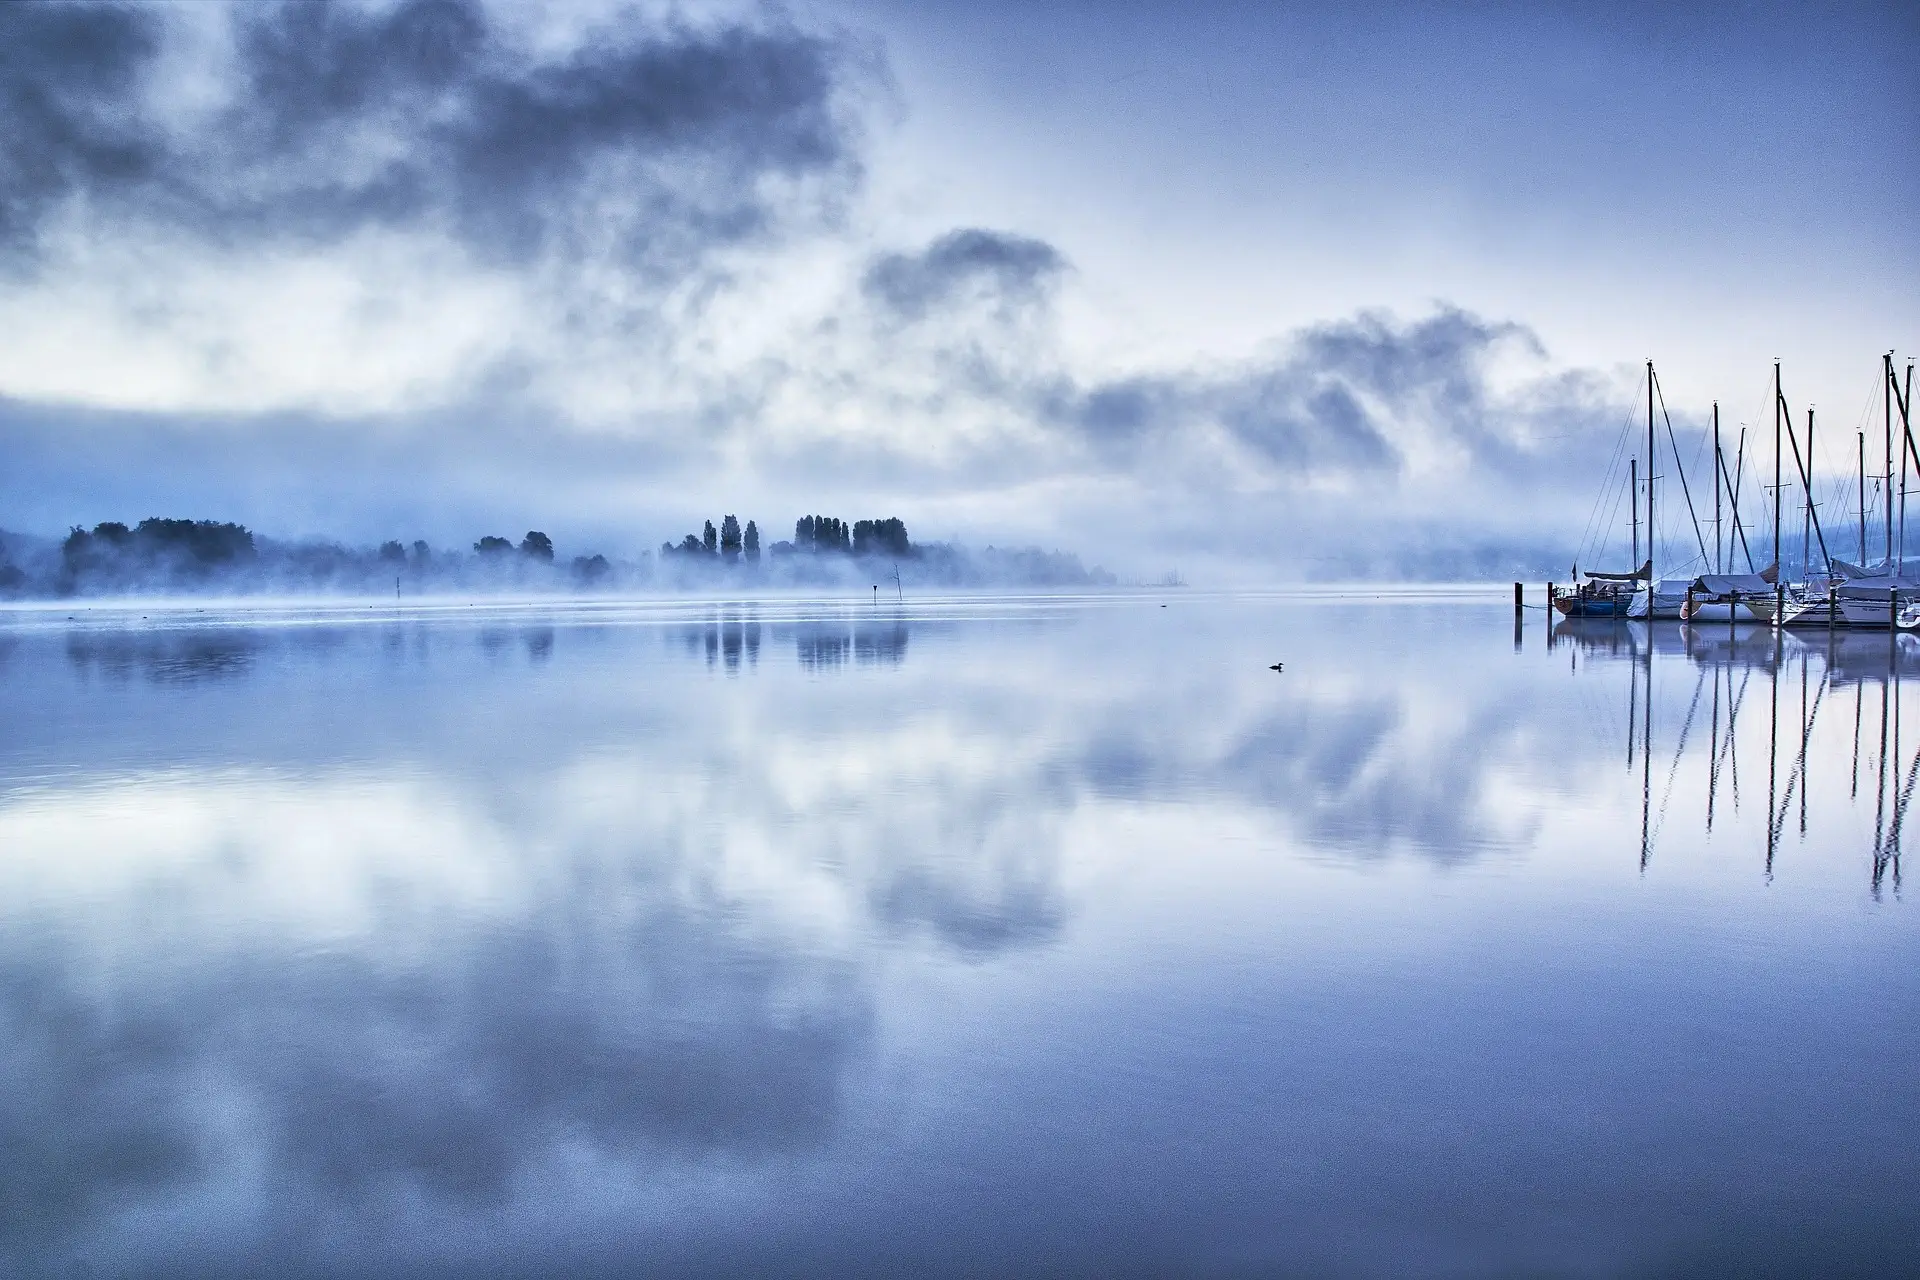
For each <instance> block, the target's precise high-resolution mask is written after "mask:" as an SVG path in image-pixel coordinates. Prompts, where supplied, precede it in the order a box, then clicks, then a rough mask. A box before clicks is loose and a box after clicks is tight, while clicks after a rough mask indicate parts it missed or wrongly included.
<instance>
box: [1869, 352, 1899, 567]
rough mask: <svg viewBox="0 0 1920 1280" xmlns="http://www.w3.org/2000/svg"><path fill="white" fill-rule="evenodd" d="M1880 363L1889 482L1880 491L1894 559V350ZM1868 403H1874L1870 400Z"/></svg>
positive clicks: (1890, 550) (1889, 549)
mask: <svg viewBox="0 0 1920 1280" xmlns="http://www.w3.org/2000/svg"><path fill="white" fill-rule="evenodd" d="M1880 363H1881V365H1882V367H1883V368H1884V369H1885V371H1886V375H1887V376H1886V385H1885V386H1883V387H1881V388H1880V389H1881V390H1882V391H1884V392H1885V393H1886V401H1887V404H1886V414H1887V417H1886V433H1887V439H1886V446H1887V451H1886V454H1885V457H1886V460H1887V484H1886V488H1884V489H1882V490H1881V491H1880V506H1881V514H1883V515H1884V516H1886V526H1887V531H1886V532H1887V560H1888V561H1889V562H1891V561H1892V559H1893V352H1891V351H1889V352H1887V354H1885V355H1884V356H1881V357H1880ZM1867 403H1869V404H1871V403H1873V402H1872V401H1871V400H1869V401H1868V402H1867Z"/></svg>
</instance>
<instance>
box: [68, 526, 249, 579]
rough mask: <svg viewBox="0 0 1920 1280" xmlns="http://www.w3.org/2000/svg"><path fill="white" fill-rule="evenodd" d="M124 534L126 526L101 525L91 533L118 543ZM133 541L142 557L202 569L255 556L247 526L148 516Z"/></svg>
mask: <svg viewBox="0 0 1920 1280" xmlns="http://www.w3.org/2000/svg"><path fill="white" fill-rule="evenodd" d="M103 531H104V532H103ZM125 531H126V526H125V525H122V524H112V525H101V526H98V527H96V528H95V529H94V534H95V536H96V537H103V538H105V539H106V540H107V541H109V542H114V543H116V544H118V543H120V542H122V540H123V538H124V535H125ZM132 541H133V544H134V546H135V548H136V550H137V551H139V552H140V553H141V554H142V555H146V556H160V555H168V556H171V557H172V558H174V559H175V560H185V561H188V562H190V563H192V564H194V565H197V566H199V567H203V568H211V567H214V566H218V565H227V564H232V563H235V562H236V561H241V560H251V559H253V558H254V555H255V549H254V545H253V534H252V533H250V532H248V530H247V528H246V526H244V525H238V524H231V523H228V524H222V523H218V522H216V521H213V520H161V519H157V518H151V517H150V518H148V519H146V520H142V521H141V522H140V523H139V524H138V525H136V526H135V527H134V530H133V537H132Z"/></svg>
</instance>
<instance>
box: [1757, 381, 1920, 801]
mask: <svg viewBox="0 0 1920 1280" xmlns="http://www.w3.org/2000/svg"><path fill="white" fill-rule="evenodd" d="M1783 399H1784V397H1782V396H1781V394H1780V362H1779V361H1778V360H1775V361H1774V362H1773V622H1774V625H1775V626H1778V625H1780V619H1781V617H1782V616H1783V615H1784V614H1785V613H1786V611H1787V580H1786V575H1785V574H1783V573H1782V572H1781V571H1780V570H1781V566H1780V470H1781V469H1780V405H1781V403H1782V400H1783ZM1901 483H1902V484H1905V483H1906V473H1905V472H1904V471H1902V472H1901ZM1902 532H1903V533H1904V532H1905V530H1904V529H1903V530H1902ZM1768 821H1772V818H1771V817H1769V818H1768Z"/></svg>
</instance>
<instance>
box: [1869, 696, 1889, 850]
mask: <svg viewBox="0 0 1920 1280" xmlns="http://www.w3.org/2000/svg"><path fill="white" fill-rule="evenodd" d="M1887 670H1888V673H1889V675H1888V679H1885V680H1882V681H1881V682H1880V768H1879V773H1880V790H1879V794H1878V796H1876V797H1875V799H1874V802H1873V849H1874V857H1875V858H1878V857H1879V856H1880V846H1881V839H1882V837H1883V836H1884V835H1885V834H1886V826H1885V823H1886V817H1887V701H1888V699H1887V685H1888V684H1889V683H1890V680H1891V673H1892V670H1893V668H1892V666H1891V665H1889V666H1888V668H1887Z"/></svg>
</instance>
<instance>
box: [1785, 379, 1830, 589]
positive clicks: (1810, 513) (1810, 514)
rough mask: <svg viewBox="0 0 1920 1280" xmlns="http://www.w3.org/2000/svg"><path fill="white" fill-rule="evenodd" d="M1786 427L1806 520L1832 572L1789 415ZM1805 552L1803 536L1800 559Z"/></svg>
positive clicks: (1823, 534)
mask: <svg viewBox="0 0 1920 1280" xmlns="http://www.w3.org/2000/svg"><path fill="white" fill-rule="evenodd" d="M1780 407H1781V408H1782V409H1785V408H1786V407H1787V398H1786V396H1785V395H1782V396H1781V397H1780ZM1786 427H1787V443H1788V444H1790V445H1792V446H1793V465H1794V469H1795V470H1797V471H1798V472H1799V473H1800V487H1801V489H1802V490H1803V491H1804V492H1805V493H1806V495H1807V518H1808V519H1810V520H1812V521H1813V531H1814V532H1815V533H1816V534H1819V537H1820V555H1821V556H1822V558H1824V559H1825V560H1826V562H1827V570H1828V572H1832V570H1833V555H1832V553H1830V552H1829V551H1828V550H1827V535H1826V534H1825V533H1822V532H1821V530H1820V512H1819V510H1818V508H1817V507H1816V506H1815V505H1814V501H1813V485H1812V483H1811V482H1810V481H1809V480H1808V479H1807V468H1806V465H1805V464H1804V463H1802V462H1801V461H1800V441H1799V440H1798V439H1797V438H1796V437H1795V436H1794V434H1793V417H1792V415H1791V414H1789V415H1788V417H1787V421H1786ZM1807 551H1808V547H1807V540H1806V536H1805V535H1804V534H1803V535H1802V536H1801V538H1800V555H1801V556H1802V558H1804V557H1805V556H1806V554H1807Z"/></svg>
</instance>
